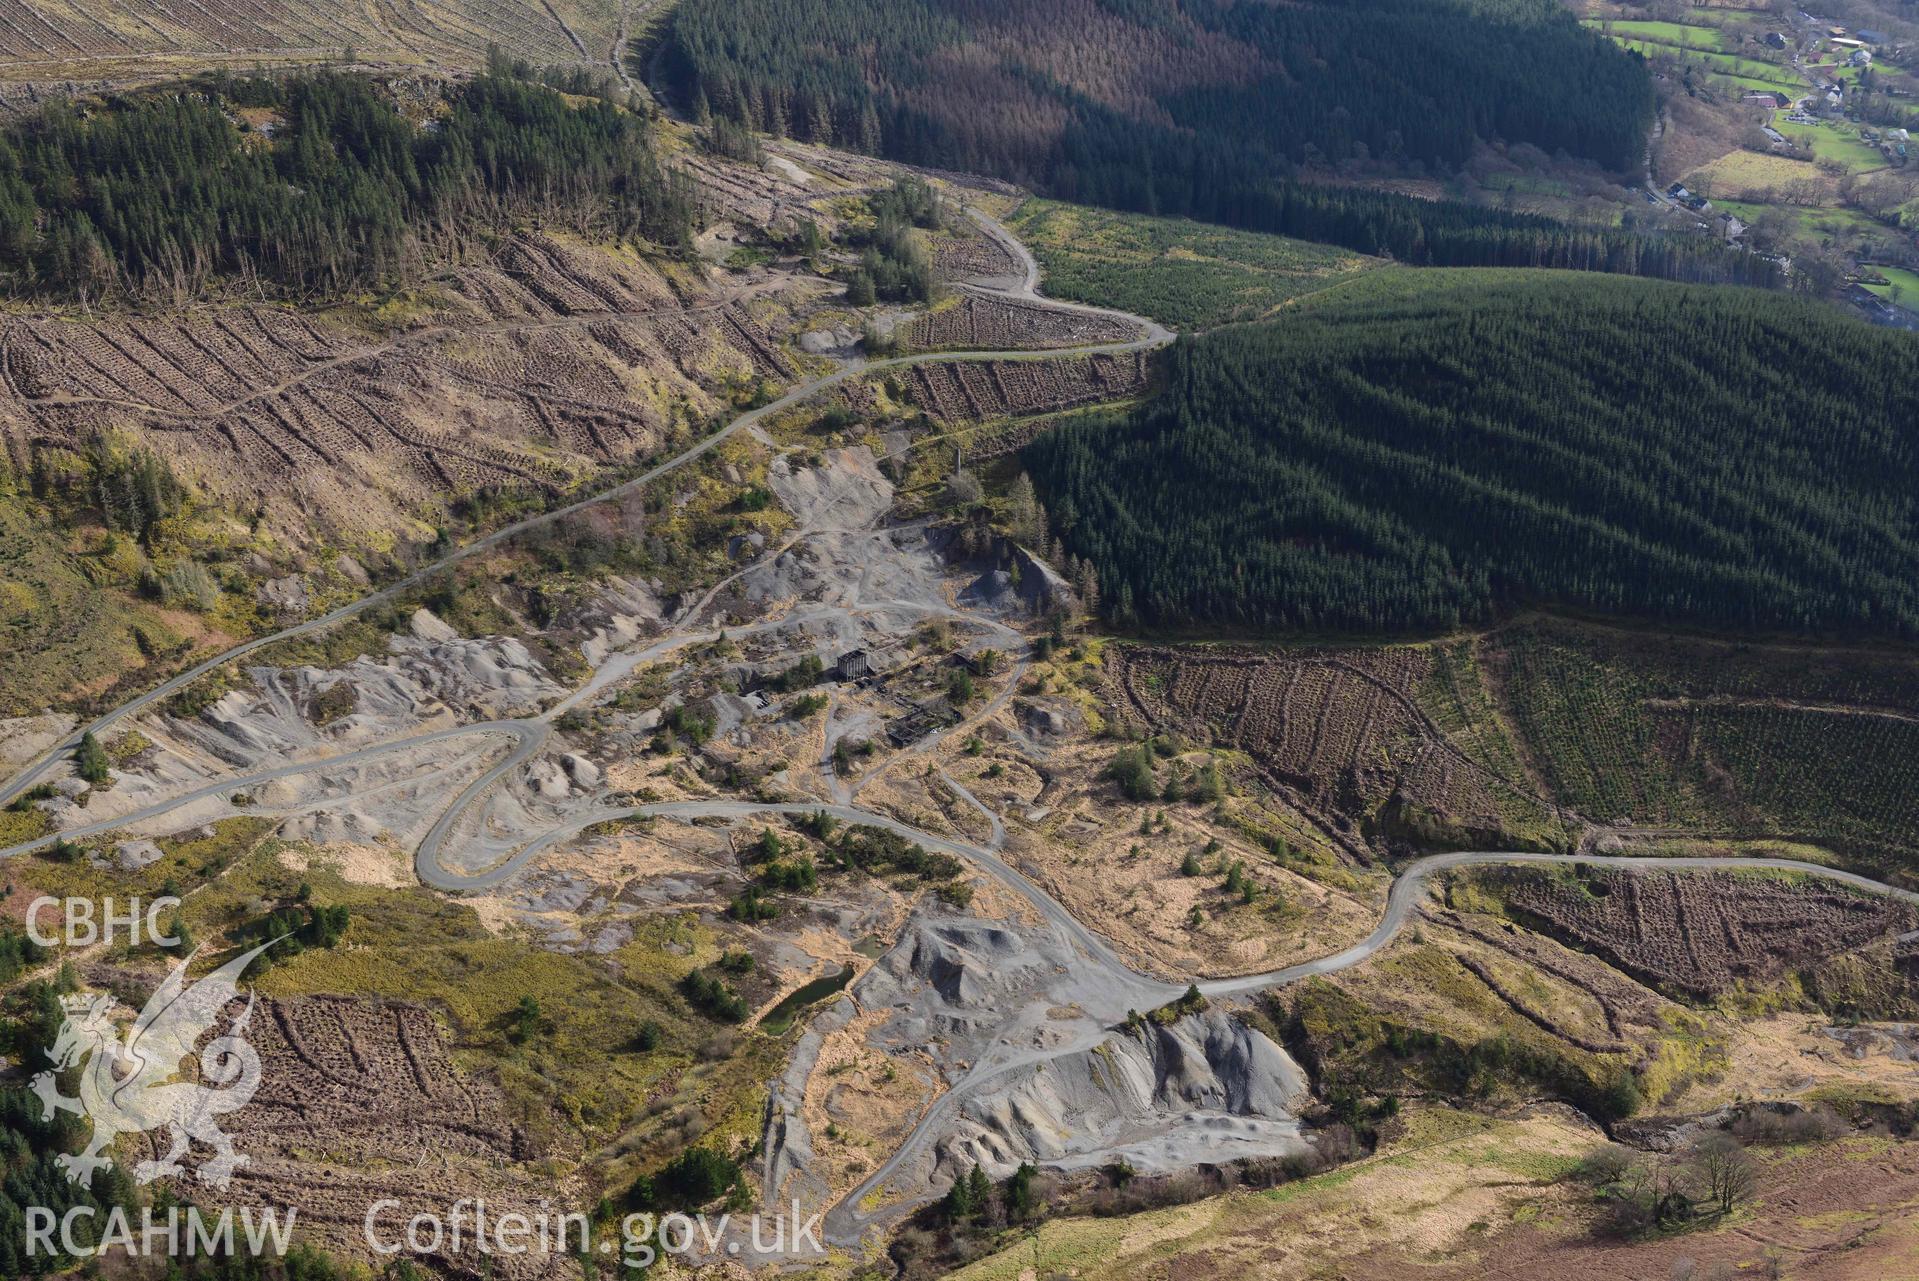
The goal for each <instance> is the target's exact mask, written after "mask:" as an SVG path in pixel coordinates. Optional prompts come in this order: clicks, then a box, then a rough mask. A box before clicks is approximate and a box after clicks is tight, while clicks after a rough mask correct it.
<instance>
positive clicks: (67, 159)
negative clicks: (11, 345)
mask: <svg viewBox="0 0 1919 1281" xmlns="http://www.w3.org/2000/svg"><path fill="white" fill-rule="evenodd" d="M442 105H443V110H441V111H439V112H438V113H437V114H435V115H434V117H433V118H432V119H430V120H427V121H424V122H422V123H419V124H416V123H415V122H414V121H413V120H410V119H409V118H408V117H407V116H406V115H405V114H403V113H402V112H401V111H400V110H399V108H398V107H397V106H396V105H395V104H394V103H393V102H392V101H391V100H390V99H389V98H388V97H387V96H385V94H384V93H383V92H382V90H381V89H380V88H379V87H378V86H377V85H375V84H374V83H373V82H371V81H369V80H367V79H365V78H362V77H358V76H351V75H341V74H331V73H321V74H316V75H304V76H297V77H293V78H289V79H267V78H254V79H233V78H230V77H225V76H217V77H206V78H203V79H202V80H199V81H195V82H192V83H191V84H188V85H185V86H174V87H171V88H169V89H165V90H156V91H153V92H151V93H144V94H140V95H135V96H128V97H121V98H116V99H113V100H110V101H109V102H107V103H106V104H105V105H104V106H97V107H96V106H75V105H73V104H70V103H67V102H65V101H55V102H53V103H50V104H49V105H48V106H47V108H46V109H45V110H44V111H42V112H40V113H39V114H37V115H35V116H32V117H29V118H27V119H25V120H22V121H19V122H17V123H13V124H10V125H9V126H8V127H6V129H5V130H4V131H0V283H4V286H5V287H6V289H7V290H8V291H9V292H11V293H13V294H15V295H70V296H76V297H79V298H82V299H86V300H90V299H97V298H101V297H106V296H109V295H114V294H144V293H153V292H160V291H166V292H168V293H170V294H171V295H172V296H174V297H176V298H177V297H180V296H182V295H185V294H190V293H192V292H195V291H197V290H199V289H201V288H203V287H204V286H205V285H206V284H207V283H208V282H209V281H212V280H214V279H216V278H219V277H236V278H240V279H242V280H244V281H245V282H246V283H247V284H248V285H255V286H257V287H258V288H260V289H261V290H264V291H267V292H272V293H275V294H282V295H288V296H299V297H311V296H324V295H332V294H338V293H341V292H343V291H347V290H353V289H365V288H380V287H390V286H392V285H395V284H398V283H401V282H403V281H405V280H407V279H408V278H410V277H412V276H413V275H415V274H417V273H418V272H419V271H420V269H421V268H422V265H423V263H424V261H425V260H426V259H427V258H428V257H430V254H431V249H432V247H433V245H434V244H435V243H436V242H439V243H450V242H451V240H452V239H453V238H454V237H455V236H456V235H457V234H458V233H460V232H461V231H463V230H471V227H472V224H473V223H474V222H475V221H476V220H482V219H493V218H500V217H507V216H514V215H519V214H528V213H540V214H547V215H564V216H568V217H571V218H573V219H574V220H575V221H577V222H579V223H580V224H581V225H582V229H589V228H590V229H591V230H594V231H596V232H598V233H600V234H603V235H605V236H608V237H611V238H620V239H638V240H644V241H648V242H652V243H655V244H660V245H667V246H683V245H685V244H686V243H687V241H688V240H689V239H690V236H691V223H692V202H691V199H690V197H689V195H688V194H687V192H686V191H685V189H684V187H683V184H682V183H681V182H680V181H679V180H677V179H675V178H674V177H672V176H671V175H669V174H667V173H666V172H664V171H663V170H662V169H661V167H660V165H659V163H658V161H657V158H656V156H655V155H654V152H653V148H652V145H651V141H650V138H649V136H648V128H647V124H646V121H645V119H644V118H643V117H642V116H640V115H638V114H636V113H634V112H631V111H627V110H623V109H622V108H621V107H619V106H618V105H616V104H615V103H613V102H612V101H610V100H608V99H606V98H594V99H592V100H590V101H588V102H587V103H585V104H584V105H574V104H570V103H569V102H568V100H567V99H566V98H565V97H563V96H562V95H561V94H560V93H558V92H556V91H555V90H553V89H551V88H548V87H546V86H544V85H541V84H537V83H532V82H530V81H528V80H526V79H523V78H520V77H519V76H517V75H515V74H514V73H513V69H512V68H510V67H508V66H506V65H505V64H503V63H501V64H497V65H496V66H495V68H494V69H493V71H492V72H490V73H489V74H486V75H482V76H479V77H476V78H475V79H473V80H471V81H468V82H466V83H464V84H462V85H458V86H452V87H449V88H448V89H447V90H446V91H445V99H444V102H443V104H442ZM245 108H258V109H264V111H263V112H256V113H254V114H256V115H262V116H263V117H264V119H263V121H262V124H261V125H260V126H259V127H254V126H253V125H251V124H249V123H248V122H247V120H246V119H245V115H246V113H245V112H244V111H243V109H245Z"/></svg>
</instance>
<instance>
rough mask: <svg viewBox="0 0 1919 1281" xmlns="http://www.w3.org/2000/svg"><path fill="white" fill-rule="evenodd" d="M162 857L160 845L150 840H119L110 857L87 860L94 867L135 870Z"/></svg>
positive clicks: (126, 870) (122, 870)
mask: <svg viewBox="0 0 1919 1281" xmlns="http://www.w3.org/2000/svg"><path fill="white" fill-rule="evenodd" d="M162 857H163V855H162V854H161V851H160V847H159V846H158V845H155V844H154V843H153V842H152V841H139V840H135V841H121V842H120V843H119V844H117V845H115V846H114V847H113V857H112V858H110V859H103V858H97V857H96V858H93V859H91V860H89V861H90V862H92V864H93V865H94V866H95V867H99V868H108V867H110V868H113V869H115V870H116V871H121V872H137V871H139V870H140V869H141V868H143V867H145V866H146V865H147V864H149V863H157V862H159V861H160V859H161V858H162Z"/></svg>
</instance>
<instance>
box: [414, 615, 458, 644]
mask: <svg viewBox="0 0 1919 1281" xmlns="http://www.w3.org/2000/svg"><path fill="white" fill-rule="evenodd" d="M407 629H408V630H409V631H411V632H412V633H413V636H414V639H416V640H423V641H426V642H428V643H434V642H439V641H453V640H458V639H459V638H460V634H459V633H458V632H456V631H454V630H453V629H452V628H451V627H449V626H448V625H447V624H446V622H445V620H443V619H442V618H441V617H440V616H439V615H438V614H435V613H434V612H433V611H432V610H430V609H426V608H421V609H416V610H414V611H413V617H412V618H411V619H409V620H408V622H407Z"/></svg>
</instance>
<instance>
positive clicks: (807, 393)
mask: <svg viewBox="0 0 1919 1281" xmlns="http://www.w3.org/2000/svg"><path fill="white" fill-rule="evenodd" d="M966 212H967V213H968V214H969V215H970V216H971V217H972V218H973V220H974V221H975V222H977V223H978V224H979V225H980V226H981V228H983V229H984V230H985V231H986V233H987V234H988V235H990V236H992V237H993V238H994V239H995V240H997V241H999V242H1000V243H1001V244H1003V245H1007V246H1008V247H1010V248H1012V249H1013V250H1014V252H1015V254H1016V256H1017V257H1019V259H1020V261H1021V263H1022V265H1023V270H1024V278H1023V279H1022V281H1021V283H1020V284H1019V285H1018V286H1016V287H1015V288H1014V289H1012V290H1006V291H991V290H988V291H987V292H1005V293H1007V294H1009V295H1011V296H1013V297H1018V298H1022V299H1037V298H1038V297H1039V295H1038V293H1037V286H1038V280H1039V267H1038V265H1037V263H1035V262H1034V260H1033V256H1032V255H1031V254H1030V253H1028V252H1027V251H1026V247H1025V246H1024V245H1022V244H1020V242H1019V241H1018V239H1017V238H1015V237H1014V236H1013V234H1012V233H1011V232H1009V231H1007V230H1006V228H1005V227H1003V226H1001V225H1000V224H999V223H998V222H996V221H995V220H994V219H993V218H992V217H990V216H989V215H987V214H984V213H981V212H980V211H978V210H976V209H973V208H971V207H970V206H969V207H968V208H967V210H966ZM1046 301H1048V302H1049V303H1050V304H1051V305H1053V306H1056V307H1060V308H1062V309H1066V310H1072V311H1088V310H1091V311H1097V312H1099V313H1100V314H1102V315H1109V316H1116V317H1118V318H1120V319H1122V320H1125V321H1129V322H1131V323H1132V324H1134V325H1135V326H1137V327H1138V328H1139V330H1140V334H1141V336H1140V337H1139V338H1136V339H1133V340H1131V341H1128V342H1117V343H1098V344H1092V345H1088V346H1081V347H1062V348H1054V349H1051V350H1047V351H1038V352H1034V351H943V352H920V353H915V354H912V355H906V356H890V357H887V358H885V359H883V360H867V359H864V358H855V359H852V360H848V361H845V362H843V363H841V365H840V367H839V368H837V369H835V370H833V371H831V372H830V373H825V374H820V375H817V376H815V377H813V378H809V379H807V380H806V381H805V382H802V383H800V384H799V385H798V386H796V387H794V388H793V389H792V390H791V391H789V392H787V393H786V394H785V395H784V396H781V397H780V398H779V399H778V400H775V401H773V402H771V403H769V404H766V405H762V406H761V407H760V408H758V409H752V410H748V411H747V412H746V413H743V414H741V415H739V416H738V417H736V418H734V419H733V420H732V421H731V422H729V423H727V424H726V426H724V427H722V428H720V429H719V430H718V431H716V432H714V433H713V434H712V435H710V436H707V437H705V438H704V439H702V440H701V441H699V442H698V443H696V444H694V445H692V446H690V447H689V448H687V449H686V450H684V451H682V452H681V453H679V454H676V455H674V456H673V457H672V458H669V459H667V460H666V461H665V462H662V463H660V464H658V465H657V466H654V467H651V468H649V469H647V470H646V471H644V472H642V473H640V474H639V475H638V476H635V477H633V478H631V479H630V480H626V481H623V482H622V483H620V484H618V485H615V486H613V487H612V488H610V489H605V490H602V491H601V492H599V493H597V494H593V495H590V496H588V497H586V498H581V499H578V500H576V501H574V502H571V503H568V504H566V505H565V506H563V507H556V508H554V509H552V510H551V511H545V512H541V513H539V514H538V515H534V516H529V517H527V518H525V519H524V520H518V521H515V522H514V523H512V524H511V525H503V526H501V527H500V528H499V529H496V530H494V531H493V532H492V533H490V534H486V535H484V536H482V537H480V538H477V539H475V540H474V541H473V542H470V543H467V544H466V545H464V546H462V547H459V548H456V549H454V550H453V551H450V552H448V553H447V554H446V555H444V556H442V557H440V558H439V559H437V560H434V561H431V562H429V563H428V564H426V565H423V566H421V567H420V568H419V569H416V570H414V571H413V572H412V573H410V574H408V575H406V576H405V577H404V578H401V579H398V580H396V581H394V582H392V583H389V584H388V585H387V586H385V587H382V588H380V589H379V590H378V591H374V592H370V593H368V594H367V595H365V596H362V597H360V598H359V599H358V600H354V601H350V602H348V603H347V604H345V605H342V606H340V607H339V608H338V609H334V610H331V611H329V612H328V613H325V614H322V615H320V616H319V617H317V618H312V619H309V620H307V621H306V622H303V623H296V624H294V625H293V626H291V627H287V628H282V629H281V630H280V631H277V632H272V633H269V634H268V635H265V636H258V637H255V638H254V639H252V640H250V641H245V642H242V643H241V644H238V645H235V646H233V647H232V648H231V649H228V650H226V651H224V652H222V653H219V654H216V655H214V656H213V657H211V658H209V659H206V660H205V661H204V662H201V663H198V664H196V665H194V666H193V667H190V668H188V669H187V670H185V671H183V672H181V673H180V674H179V675H177V676H175V677H173V678H171V679H170V680H167V681H164V682H162V683H161V684H159V685H157V686H155V687H154V688H153V689H150V690H148V691H147V692H146V693H144V694H141V695H139V696H137V697H135V698H133V699H130V700H128V701H127V702H125V703H122V704H121V705H120V706H119V707H116V708H114V709H113V710H112V711H110V712H107V713H105V714H104V715H101V716H99V717H97V718H95V719H94V720H93V721H91V722H89V723H87V724H85V725H82V726H80V727H79V728H77V729H75V730H74V731H73V732H72V733H71V734H69V735H67V736H66V737H65V738H63V739H61V740H60V741H59V742H57V743H55V744H54V745H53V746H51V747H49V748H47V749H46V750H45V751H43V752H42V753H40V755H39V756H38V757H36V758H35V759H34V760H32V761H30V762H29V763H28V764H27V765H26V766H25V767H24V768H22V769H21V770H20V771H19V772H18V773H16V774H15V775H14V776H13V778H12V779H10V780H9V781H8V782H7V783H6V784H5V785H4V786H0V805H5V804H6V803H8V802H9V801H11V800H13V799H14V798H15V797H16V796H18V795H19V794H20V793H21V792H23V791H25V790H27V789H28V788H30V787H32V786H33V785H34V784H35V783H36V782H38V781H39V780H40V778H41V776H42V775H43V774H45V772H46V770H47V768H48V766H50V765H51V764H52V763H53V762H54V761H56V760H58V759H59V758H60V756H61V755H62V754H63V753H66V752H70V751H72V750H73V749H74V748H76V747H78V746H79V744H80V739H81V737H82V736H83V735H84V734H86V733H88V732H92V733H94V734H99V733H102V732H104V731H105V730H107V729H109V728H111V727H112V726H113V725H114V724H115V723H117V722H118V721H120V720H122V719H123V718H125V717H127V716H131V715H134V714H136V713H138V712H141V711H144V710H146V709H147V708H149V707H151V706H153V705H154V704H155V703H157V702H159V701H160V700H162V699H164V698H167V697H170V696H171V695H173V694H175V693H178V692H179V691H180V690H182V689H184V688H186V687H187V686H188V685H190V684H192V683H193V682H194V681H196V680H198V679H199V678H200V677H202V676H204V675H206V674H207V673H208V672H211V671H213V670H214V669H216V668H218V667H222V666H224V665H225V664H227V663H230V662H233V661H234V660H235V659H240V658H244V657H246V656H247V655H248V654H251V653H254V652H256V651H258V650H261V649H264V648H266V647H267V646H269V645H275V644H278V643H279V642H281V641H285V640H294V639H297V638H298V637H302V636H310V635H312V634H314V633H316V632H320V631H324V630H325V629H327V628H329V627H331V626H333V625H334V624H335V623H341V622H345V621H346V620H347V619H349V618H352V617H353V616H355V615H356V614H359V613H362V612H363V611H365V610H367V609H370V608H371V607H373V606H375V605H380V604H385V603H388V602H391V601H394V600H396V599H398V598H399V597H400V596H401V595H403V594H404V593H406V592H407V591H409V590H411V589H412V588H414V587H417V586H419V585H420V584H421V583H424V582H426V581H428V580H429V579H431V578H433V577H434V576H435V575H437V574H439V573H441V572H442V571H444V570H446V569H449V568H451V567H452V566H454V565H457V564H459V563H460V562H461V561H464V560H467V559H469V558H471V557H473V556H477V555H479V554H480V553H481V552H484V551H489V550H491V549H493V548H495V547H498V546H500V545H501V544H503V543H505V542H507V541H509V540H511V539H513V538H516V537H518V536H519V535H521V534H524V533H526V532H527V531H528V530H532V529H538V528H540V527H541V526H544V525H550V524H552V523H553V522H555V521H558V520H563V519H565V518H566V517H568V516H571V515H573V514H575V513H576V512H581V511H585V510H586V509H587V508H589V507H595V506H597V505H599V504H600V503H604V502H607V501H609V500H611V499H616V498H621V497H624V496H625V495H627V494H631V493H633V492H634V491H636V490H639V489H641V488H643V487H645V486H646V485H649V484H651V483H653V482H654V481H656V480H658V479H659V478H660V477H662V476H665V475H668V474H669V473H671V472H673V471H676V470H678V469H679V468H681V467H684V466H685V465H686V464H688V463H690V462H693V461H694V460H695V459H698V458H701V457H703V456H704V455H706V454H708V453H710V452H712V450H714V449H715V448H717V447H718V446H719V445H720V444H721V443H722V442H723V441H725V440H727V439H729V438H731V437H732V436H734V435H736V434H738V433H739V432H742V431H746V430H748V429H749V428H751V427H754V426H755V425H757V424H759V423H760V422H762V421H764V420H765V419H767V418H771V417H773V416H774V415H776V414H779V413H782V412H784V411H785V410H788V409H791V408H793V407H794V406H795V405H798V404H801V403H802V402H804V401H806V400H809V399H811V398H812V397H814V396H816V395H818V394H819V393H820V392H822V391H825V390H827V389H828V388H831V387H837V386H838V385H839V384H841V383H843V382H845V381H847V380H848V379H850V378H855V377H858V376H860V375H862V374H868V373H874V372H877V371H880V370H886V369H900V368H905V367H907V366H910V365H919V364H932V363H936V362H941V361H969V362H979V361H992V360H1052V359H1059V358H1061V357H1067V356H1099V355H1122V354H1126V353H1129V352H1136V351H1149V350H1152V349H1153V348H1156V347H1163V346H1165V345H1166V344H1167V343H1169V342H1171V341H1172V340H1173V337H1174V335H1173V334H1172V333H1171V332H1170V331H1169V330H1167V329H1166V328H1165V327H1163V326H1161V325H1159V324H1156V323H1155V322H1153V321H1151V320H1148V319H1147V318H1146V317H1144V316H1135V315H1132V314H1131V313H1129V312H1122V311H1115V310H1112V309H1109V308H1087V307H1086V306H1084V305H1083V304H1079V303H1064V302H1053V301H1052V300H1050V299H1049V300H1046Z"/></svg>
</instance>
